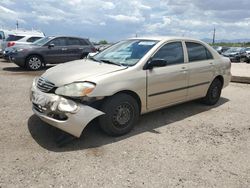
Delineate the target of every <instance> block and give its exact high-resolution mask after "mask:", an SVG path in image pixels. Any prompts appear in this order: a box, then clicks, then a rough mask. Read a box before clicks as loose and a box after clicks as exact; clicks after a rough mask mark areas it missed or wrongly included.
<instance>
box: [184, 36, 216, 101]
mask: <svg viewBox="0 0 250 188" xmlns="http://www.w3.org/2000/svg"><path fill="white" fill-rule="evenodd" d="M185 44H186V49H187V54H188V61H189V63H188V69H189V75H188V99H189V100H190V99H194V98H198V97H203V96H205V95H206V92H207V89H208V87H209V85H210V82H211V80H212V78H213V76H214V74H215V68H214V59H213V56H212V54H211V52H210V51H209V50H208V49H207V48H206V47H205V46H204V45H202V44H200V43H197V42H191V41H190V42H185Z"/></svg>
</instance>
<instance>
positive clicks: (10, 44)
mask: <svg viewBox="0 0 250 188" xmlns="http://www.w3.org/2000/svg"><path fill="white" fill-rule="evenodd" d="M15 44H16V43H15V42H8V44H7V46H8V47H11V46H14V45H15Z"/></svg>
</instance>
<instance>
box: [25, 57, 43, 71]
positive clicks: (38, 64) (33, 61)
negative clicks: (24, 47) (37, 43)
mask: <svg viewBox="0 0 250 188" xmlns="http://www.w3.org/2000/svg"><path fill="white" fill-rule="evenodd" d="M25 65H26V68H27V69H29V70H34V71H36V70H40V69H41V68H42V67H43V60H42V58H41V57H40V56H38V55H31V56H29V57H28V58H27V60H26V63H25Z"/></svg>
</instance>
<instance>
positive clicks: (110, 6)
mask: <svg viewBox="0 0 250 188" xmlns="http://www.w3.org/2000/svg"><path fill="white" fill-rule="evenodd" d="M102 7H103V9H105V10H112V9H114V8H115V5H114V3H112V2H104V3H103V5H102Z"/></svg>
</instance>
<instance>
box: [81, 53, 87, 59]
mask: <svg viewBox="0 0 250 188" xmlns="http://www.w3.org/2000/svg"><path fill="white" fill-rule="evenodd" d="M87 56H88V53H83V54H82V55H81V57H80V59H84V58H85V57H87Z"/></svg>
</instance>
